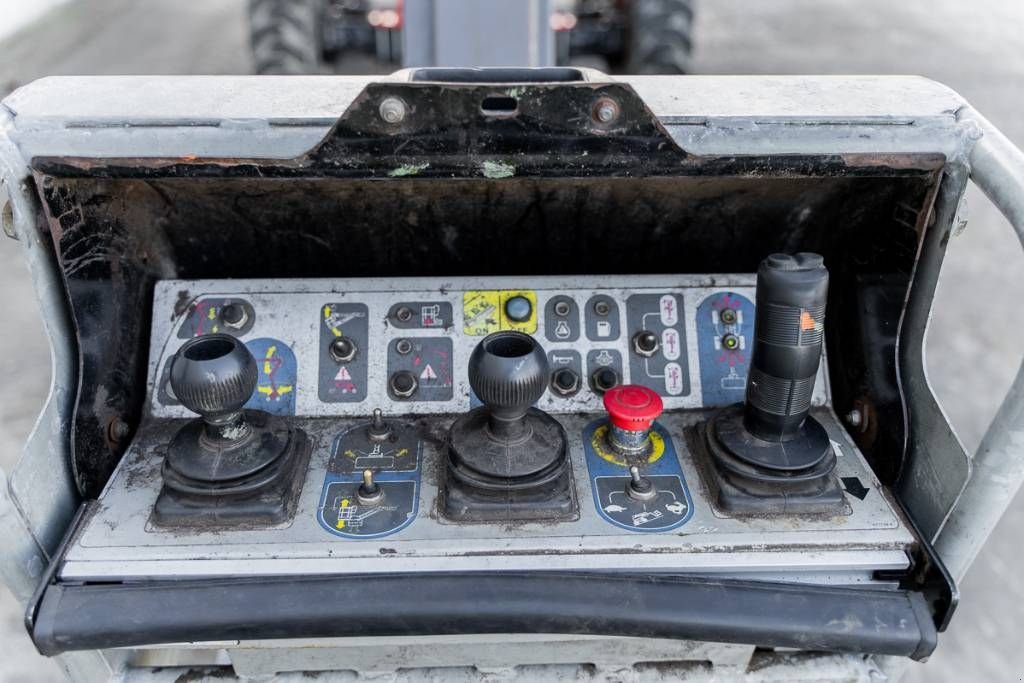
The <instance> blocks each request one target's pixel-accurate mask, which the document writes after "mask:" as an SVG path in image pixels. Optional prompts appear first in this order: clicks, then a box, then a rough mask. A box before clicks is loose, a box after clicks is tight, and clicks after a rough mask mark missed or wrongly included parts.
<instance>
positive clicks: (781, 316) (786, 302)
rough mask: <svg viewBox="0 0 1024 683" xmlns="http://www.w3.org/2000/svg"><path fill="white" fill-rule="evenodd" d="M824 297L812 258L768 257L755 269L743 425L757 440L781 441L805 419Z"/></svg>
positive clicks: (817, 262)
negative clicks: (754, 313) (751, 345)
mask: <svg viewBox="0 0 1024 683" xmlns="http://www.w3.org/2000/svg"><path fill="white" fill-rule="evenodd" d="M827 297H828V270H826V269H825V264H824V259H823V258H822V257H821V256H820V255H818V254H813V253H808V252H803V253H799V254H794V255H792V256H791V255H789V254H772V255H771V256H769V257H768V258H766V259H765V260H764V261H762V262H761V266H760V267H759V268H758V270H757V317H756V318H755V320H754V349H753V354H752V357H751V361H750V373H749V375H748V376H747V402H746V406H745V411H744V425H745V427H746V428H747V430H748V431H749V432H750V433H752V434H754V435H755V436H757V437H759V438H761V439H764V440H766V441H776V442H779V441H787V440H789V439H791V438H793V437H794V436H795V435H796V434H797V432H798V431H799V430H800V427H801V425H803V423H804V420H805V419H806V417H807V413H808V411H809V410H810V407H811V396H812V394H813V393H814V380H815V377H816V376H817V374H818V365H819V363H820V362H821V345H822V339H823V336H824V329H825V304H826V300H827Z"/></svg>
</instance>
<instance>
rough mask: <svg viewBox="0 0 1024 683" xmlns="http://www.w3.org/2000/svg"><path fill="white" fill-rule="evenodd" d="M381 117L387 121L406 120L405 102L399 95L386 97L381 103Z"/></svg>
mask: <svg viewBox="0 0 1024 683" xmlns="http://www.w3.org/2000/svg"><path fill="white" fill-rule="evenodd" d="M378 111H379V112H380V117H381V118H382V119H384V122H385V123H391V124H395V123H401V122H402V121H404V120H405V114H406V111H405V102H403V101H402V100H400V99H398V98H397V97H386V98H384V101H383V102H381V103H380V109H379V110H378Z"/></svg>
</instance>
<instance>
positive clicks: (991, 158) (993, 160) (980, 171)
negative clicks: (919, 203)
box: [935, 107, 1024, 581]
mask: <svg viewBox="0 0 1024 683" xmlns="http://www.w3.org/2000/svg"><path fill="white" fill-rule="evenodd" d="M957 118H958V119H959V120H961V121H971V122H974V123H975V124H977V126H978V127H979V129H980V131H981V137H980V139H979V140H978V141H977V143H976V144H975V145H974V147H973V149H972V150H971V154H970V158H969V163H970V173H971V180H973V181H974V183H975V184H976V185H977V186H978V188H979V189H981V191H982V192H984V193H985V196H987V197H988V198H989V199H990V200H991V201H992V203H993V204H995V205H996V208H998V209H999V211H1000V212H1001V213H1002V214H1003V216H1005V217H1006V219H1007V220H1009V221H1010V225H1012V226H1013V229H1014V231H1015V232H1016V233H1017V236H1018V237H1019V238H1020V240H1021V243H1022V246H1024V152H1021V150H1020V149H1018V148H1017V147H1016V146H1015V145H1014V144H1013V143H1012V142H1010V140H1009V139H1007V137H1006V136H1005V135H1003V134H1002V133H1001V132H999V130H998V129H997V128H996V127H995V126H993V125H992V124H991V123H990V122H989V121H988V119H986V118H985V117H984V116H982V115H981V114H979V113H978V112H976V111H975V110H973V109H972V108H970V107H964V108H962V109H961V110H960V111H959V112H957ZM1021 484H1024V364H1022V365H1021V367H1020V368H1019V369H1018V370H1017V376H1016V377H1015V378H1014V380H1013V384H1012V385H1011V386H1010V390H1009V392H1008V393H1007V395H1006V398H1004V399H1003V403H1002V405H1001V406H1000V407H999V410H998V412H996V416H995V418H993V420H992V423H991V424H990V425H989V427H988V430H987V431H986V432H985V436H984V438H983V439H982V440H981V445H979V446H978V450H977V452H975V454H974V457H973V472H972V474H971V478H970V479H969V480H968V482H967V486H966V487H965V488H964V490H963V493H961V494H960V498H959V500H958V501H957V503H956V506H955V507H954V508H953V510H952V512H951V513H950V515H949V517H948V518H947V520H946V523H945V525H944V526H943V527H942V529H941V531H940V532H939V535H938V538H937V539H936V542H935V548H936V550H937V551H938V553H939V556H940V557H941V558H942V559H943V561H944V562H945V564H946V567H947V568H948V569H949V571H950V572H951V573H952V574H953V577H954V579H955V580H957V581H960V579H962V578H963V576H964V574H966V573H967V568H968V567H970V566H971V563H972V562H973V561H974V558H975V557H977V555H978V552H979V551H980V550H981V547H982V545H984V544H985V540H986V539H987V538H988V536H989V534H990V533H992V530H993V529H994V528H995V526H996V524H997V523H998V522H999V519H1000V518H1001V517H1002V516H1003V513H1004V512H1006V509H1007V506H1009V505H1010V502H1011V501H1012V500H1013V497H1014V495H1015V494H1016V493H1017V491H1018V490H1019V489H1020V487H1021Z"/></svg>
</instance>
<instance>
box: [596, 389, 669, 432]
mask: <svg viewBox="0 0 1024 683" xmlns="http://www.w3.org/2000/svg"><path fill="white" fill-rule="evenodd" d="M604 407H605V410H607V411H608V416H609V417H610V418H611V421H612V424H613V425H615V426H616V427H618V428H619V429H624V430H626V431H630V432H642V431H646V430H648V429H650V428H651V424H652V423H653V422H654V420H655V419H657V417H658V416H659V415H661V413H662V411H663V410H664V409H665V406H664V404H662V402H661V396H659V395H658V394H657V392H655V391H654V390H653V389H648V388H647V387H644V386H640V385H639V384H620V385H619V386H617V387H612V388H611V389H609V390H608V391H606V392H605V394H604Z"/></svg>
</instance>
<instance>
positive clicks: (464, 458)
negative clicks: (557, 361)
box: [444, 332, 576, 521]
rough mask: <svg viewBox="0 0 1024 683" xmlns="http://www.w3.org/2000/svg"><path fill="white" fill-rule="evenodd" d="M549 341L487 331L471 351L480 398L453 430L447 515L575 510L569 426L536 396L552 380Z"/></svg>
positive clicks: (487, 517)
mask: <svg viewBox="0 0 1024 683" xmlns="http://www.w3.org/2000/svg"><path fill="white" fill-rule="evenodd" d="M547 382H548V363H547V357H546V356H545V353H544V349H543V348H541V346H540V344H538V343H537V341H536V340H535V339H534V338H533V337H531V336H529V335H526V334H523V333H521V332H495V333H494V334H491V335H489V336H487V337H485V338H484V339H483V340H482V341H481V342H480V343H479V344H478V345H477V347H476V348H475V349H474V350H473V353H472V355H471V356H470V359H469V384H470V386H471V387H472V389H473V392H474V393H475V394H476V395H477V397H478V398H479V399H480V401H481V402H482V403H483V406H482V407H480V408H476V409H475V410H472V411H470V412H469V413H468V414H466V415H464V416H463V417H461V418H459V419H458V420H456V421H455V423H454V424H453V425H452V427H451V430H450V432H449V435H448V477H447V481H446V482H445V492H444V511H445V515H446V516H447V517H449V518H451V519H456V520H466V521H469V520H474V521H497V520H502V521H514V520H531V519H564V518H567V517H569V516H572V515H574V514H575V511H576V500H575V495H574V493H573V486H572V473H571V471H570V466H569V459H568V456H567V452H566V438H565V430H563V429H562V426H561V425H560V424H559V423H558V422H557V421H556V420H555V419H554V418H552V417H551V416H550V415H548V414H547V413H544V412H543V411H541V410H538V409H537V408H533V407H531V406H533V404H534V403H535V402H536V401H537V400H538V399H539V398H540V397H541V395H542V394H543V393H544V391H545V389H546V388H547Z"/></svg>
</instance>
